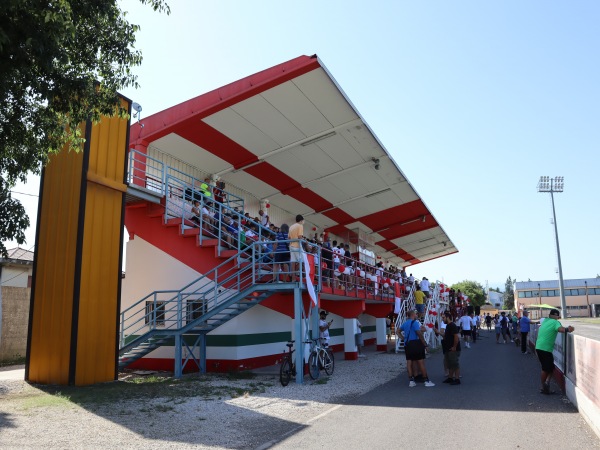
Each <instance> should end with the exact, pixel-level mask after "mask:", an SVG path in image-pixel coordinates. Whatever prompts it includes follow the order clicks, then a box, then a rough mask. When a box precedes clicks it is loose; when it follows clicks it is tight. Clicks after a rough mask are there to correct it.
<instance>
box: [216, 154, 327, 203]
mask: <svg viewBox="0 0 600 450" xmlns="http://www.w3.org/2000/svg"><path fill="white" fill-rule="evenodd" d="M211 151H212V150H211ZM244 171H245V172H247V173H249V174H250V175H252V176H254V177H256V178H258V179H259V180H261V181H264V182H265V183H267V184H269V185H271V186H273V187H274V188H275V189H278V190H279V191H280V192H281V193H282V194H284V195H288V196H290V197H292V198H294V199H296V200H298V201H299V202H301V203H304V204H305V205H306V206H308V207H310V208H312V209H314V210H316V211H318V210H323V209H327V208H331V207H332V206H333V205H332V204H331V203H330V202H328V201H327V200H325V199H324V198H323V197H321V196H320V195H319V194H317V193H316V192H313V191H311V190H310V189H307V188H304V187H302V186H301V185H300V183H298V182H297V181H296V180H294V179H293V178H292V177H290V176H289V175H287V174H286V173H284V172H282V171H281V170H279V169H277V168H276V167H273V166H272V165H271V164H269V163H267V162H262V163H260V164H256V165H255V166H252V167H248V168H247V169H244Z"/></svg>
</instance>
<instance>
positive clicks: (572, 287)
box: [514, 278, 600, 318]
mask: <svg viewBox="0 0 600 450" xmlns="http://www.w3.org/2000/svg"><path fill="white" fill-rule="evenodd" d="M564 286H565V287H564V289H565V300H566V303H567V317H599V316H600V278H581V279H575V280H565V285H564ZM514 291H515V307H517V308H518V310H519V312H521V311H522V310H523V309H525V308H527V307H528V306H535V305H550V306H553V307H555V308H558V309H560V290H559V286H558V280H545V281H517V282H516V283H515V289H514ZM534 318H535V317H534Z"/></svg>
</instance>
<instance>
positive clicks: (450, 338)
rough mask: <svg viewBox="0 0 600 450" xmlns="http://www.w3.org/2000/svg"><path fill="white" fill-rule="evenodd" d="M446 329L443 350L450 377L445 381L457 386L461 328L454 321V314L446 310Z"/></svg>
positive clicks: (444, 316)
mask: <svg viewBox="0 0 600 450" xmlns="http://www.w3.org/2000/svg"><path fill="white" fill-rule="evenodd" d="M442 319H443V321H444V324H445V325H446V330H445V331H444V333H443V336H444V337H443V338H442V352H443V353H444V367H445V368H447V369H448V377H447V378H446V379H445V380H444V383H448V384H450V385H453V386H456V385H458V384H460V364H459V360H460V337H459V335H458V332H459V329H458V327H457V326H456V324H455V323H454V322H453V321H452V314H451V313H450V312H445V313H444V315H443V316H442Z"/></svg>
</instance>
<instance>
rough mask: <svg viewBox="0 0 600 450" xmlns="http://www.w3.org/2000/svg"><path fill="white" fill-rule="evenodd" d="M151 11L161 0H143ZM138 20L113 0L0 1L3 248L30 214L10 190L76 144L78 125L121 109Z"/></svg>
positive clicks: (162, 7)
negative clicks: (52, 156) (119, 102)
mask: <svg viewBox="0 0 600 450" xmlns="http://www.w3.org/2000/svg"><path fill="white" fill-rule="evenodd" d="M140 2H141V3H142V4H147V5H149V6H150V7H152V8H153V9H154V10H155V11H160V12H166V13H167V14H169V12H170V10H169V7H168V5H167V4H166V3H165V1H164V0H140ZM138 30H139V26H138V25H134V24H131V23H129V22H128V21H127V20H126V12H124V11H122V10H121V9H120V7H119V5H118V1H117V0H53V1H50V2H48V1H40V0H3V2H2V8H1V9H0V176H1V183H0V224H1V225H0V253H2V254H4V255H6V248H5V247H4V245H3V244H2V241H4V240H10V239H15V240H16V241H17V242H18V243H19V244H22V243H23V242H24V239H25V235H24V230H25V229H26V228H27V226H28V225H29V218H28V217H27V215H26V214H25V210H24V208H23V206H22V205H21V204H20V202H19V201H18V200H16V199H13V198H11V194H10V190H11V189H12V188H13V187H14V185H15V183H16V182H17V181H18V180H21V181H23V182H25V180H26V178H27V175H28V174H29V173H35V174H39V173H40V171H41V169H42V167H43V165H44V164H45V163H46V161H47V160H48V156H49V155H50V154H51V153H54V152H57V151H59V150H60V149H62V148H63V147H65V146H67V147H68V148H70V149H72V150H78V149H79V148H81V146H82V144H83V142H84V136H82V135H81V130H80V128H79V127H78V126H77V125H78V124H80V123H81V122H84V121H86V120H89V119H91V120H93V121H98V120H99V119H100V117H101V116H103V115H109V116H111V115H114V114H121V115H126V114H127V111H122V110H117V109H116V106H115V105H117V100H118V97H117V92H118V91H119V90H120V89H123V88H125V87H128V86H134V87H137V81H136V80H137V77H136V75H134V73H133V72H132V70H131V69H132V67H135V66H138V65H140V64H141V61H142V55H141V52H140V51H139V50H136V49H135V46H134V44H135V33H136V32H137V31H138Z"/></svg>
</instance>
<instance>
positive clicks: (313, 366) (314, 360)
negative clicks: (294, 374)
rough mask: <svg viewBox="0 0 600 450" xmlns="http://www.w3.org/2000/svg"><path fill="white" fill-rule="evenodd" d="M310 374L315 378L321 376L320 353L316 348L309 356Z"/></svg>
mask: <svg viewBox="0 0 600 450" xmlns="http://www.w3.org/2000/svg"><path fill="white" fill-rule="evenodd" d="M308 374H309V375H310V377H311V378H312V379H313V380H316V379H317V378H319V355H318V353H317V351H316V350H315V351H313V352H312V353H311V354H310V356H309V357H308Z"/></svg>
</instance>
